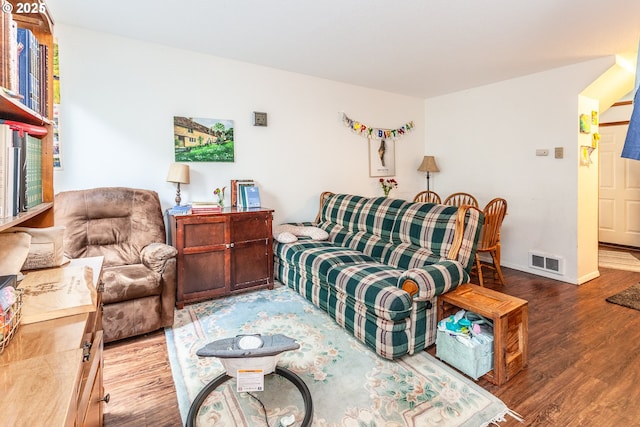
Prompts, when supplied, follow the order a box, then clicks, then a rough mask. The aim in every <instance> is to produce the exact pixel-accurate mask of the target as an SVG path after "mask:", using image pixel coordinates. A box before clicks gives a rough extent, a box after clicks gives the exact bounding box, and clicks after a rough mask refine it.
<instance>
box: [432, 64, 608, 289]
mask: <svg viewBox="0 0 640 427" xmlns="http://www.w3.org/2000/svg"><path fill="white" fill-rule="evenodd" d="M614 62H615V59H614V58H604V59H599V60H593V61H589V62H584V63H580V64H577V65H573V66H568V67H563V68H558V69H555V70H551V71H547V72H542V73H537V74H533V75H529V76H524V77H521V78H516V79H512V80H507V81H503V82H499V83H496V84H492V85H487V86H482V87H478V88H474V89H471V90H466V91H461V92H457V93H453V94H449V95H445V96H441V97H437V98H431V99H427V100H426V101H425V122H426V141H425V151H426V152H428V153H429V154H433V155H435V156H436V159H437V161H438V164H439V166H440V170H441V172H439V173H437V174H435V177H434V180H433V181H432V182H433V183H434V185H433V187H434V188H433V189H434V190H436V191H437V192H438V193H440V194H441V195H442V196H446V195H447V194H450V193H452V192H454V191H466V192H469V193H472V194H474V195H476V196H477V197H478V199H479V202H480V204H481V205H484V204H486V203H487V202H488V201H489V200H491V199H492V198H494V197H503V198H505V199H506V200H507V202H508V215H507V217H506V218H505V221H504V223H503V227H502V234H501V236H502V264H503V265H505V266H507V267H511V268H515V269H518V270H522V271H528V272H531V273H534V274H540V275H543V276H547V277H551V278H555V279H558V280H562V281H565V282H569V283H578V282H579V277H578V258H577V245H578V232H577V227H578V216H579V212H578V199H577V197H578V187H579V183H578V179H579V178H578V167H579V157H578V154H579V151H578V132H579V126H578V123H579V122H578V118H579V108H578V96H579V94H580V92H581V91H582V90H583V89H584V88H586V87H587V86H588V85H589V84H590V83H591V82H593V81H594V80H595V79H596V78H597V77H598V76H600V75H601V74H602V73H603V72H604V71H605V70H606V69H607V68H609V67H610V66H612V64H613V63H614ZM555 147H564V159H555V158H554V155H553V151H554V148H555ZM538 148H544V149H548V150H549V156H547V157H536V155H535V153H536V149H538ZM596 182H597V181H596ZM593 191H594V192H596V194H597V189H594V190H593ZM594 231H597V230H594ZM595 235H596V236H597V232H596V233H595ZM595 243H596V245H597V241H596V242H595ZM529 250H536V251H540V252H542V253H545V254H549V255H555V256H561V257H562V258H563V259H564V272H563V274H562V275H558V274H555V273H548V272H545V271H540V270H536V269H532V268H530V267H529V266H528V265H529V261H528V260H529V256H528V253H529ZM596 268H597V266H596ZM583 274H585V272H581V273H580V275H581V276H582V275H583Z"/></svg>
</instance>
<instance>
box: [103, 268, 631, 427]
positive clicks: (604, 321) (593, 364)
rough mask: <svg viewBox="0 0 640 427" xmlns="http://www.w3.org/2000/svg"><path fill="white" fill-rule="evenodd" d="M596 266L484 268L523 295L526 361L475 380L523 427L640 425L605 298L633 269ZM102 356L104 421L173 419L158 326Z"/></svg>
mask: <svg viewBox="0 0 640 427" xmlns="http://www.w3.org/2000/svg"><path fill="white" fill-rule="evenodd" d="M600 272H601V276H600V277H599V278H597V279H594V280H592V281H590V282H588V283H585V284H584V285H582V286H575V285H570V284H566V283H562V282H558V281H554V280H550V279H545V278H542V277H538V276H534V275H531V274H527V273H523V272H519V271H515V270H511V269H507V268H505V269H504V274H505V280H506V283H507V285H506V286H501V285H499V284H497V283H494V282H492V280H491V278H490V274H487V275H486V276H487V277H488V280H486V286H487V287H489V288H492V289H496V290H498V291H501V292H505V293H507V294H510V295H514V296H517V297H520V298H523V299H525V300H527V301H529V366H528V367H527V368H526V369H525V370H524V371H522V372H520V373H519V374H518V375H516V376H515V377H514V378H513V379H512V380H511V381H509V382H508V383H507V384H505V385H503V386H501V387H497V386H494V385H492V384H491V383H489V382H487V381H485V380H480V381H479V384H480V385H481V386H482V387H484V388H485V389H486V390H488V391H490V392H491V393H493V394H494V395H495V396H497V397H499V398H500V399H502V400H503V401H504V402H505V403H506V404H507V406H509V408H511V409H512V410H514V411H515V412H517V413H519V414H520V415H522V416H523V417H524V419H525V423H524V425H530V426H625V427H627V426H640V405H638V402H639V401H640V311H636V310H632V309H629V308H625V307H621V306H617V305H615V304H610V303H608V302H606V301H605V298H606V297H608V296H610V295H613V294H615V293H617V292H619V291H622V290H624V289H626V288H627V287H629V286H631V285H632V284H634V283H636V282H639V281H640V273H634V272H628V271H621V270H611V269H604V268H603V269H601V271H600ZM429 352H430V353H434V350H433V348H432V349H429ZM104 358H105V367H104V384H105V391H106V392H107V393H110V395H111V401H110V403H109V404H107V405H106V406H105V417H104V421H105V426H107V427H111V426H118V427H120V426H136V427H140V426H179V425H181V421H180V416H179V414H178V408H177V399H176V396H175V388H174V386H173V380H172V377H171V370H170V367H169V362H168V357H167V350H166V344H165V341H164V333H163V332H158V333H154V334H151V335H148V336H144V337H140V338H135V339H131V340H128V341H123V342H119V343H115V344H107V346H106V348H105V356H104ZM522 425H523V424H520V423H518V422H517V421H515V420H514V419H513V418H510V417H507V422H506V423H501V426H522Z"/></svg>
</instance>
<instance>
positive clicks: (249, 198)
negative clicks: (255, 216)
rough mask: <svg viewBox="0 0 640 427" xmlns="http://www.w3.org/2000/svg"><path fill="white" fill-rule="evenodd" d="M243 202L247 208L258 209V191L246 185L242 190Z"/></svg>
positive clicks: (255, 187)
mask: <svg viewBox="0 0 640 427" xmlns="http://www.w3.org/2000/svg"><path fill="white" fill-rule="evenodd" d="M243 190H244V200H245V202H246V205H245V207H247V208H259V207H260V190H259V189H258V187H257V186H256V185H248V186H246V187H244V188H243Z"/></svg>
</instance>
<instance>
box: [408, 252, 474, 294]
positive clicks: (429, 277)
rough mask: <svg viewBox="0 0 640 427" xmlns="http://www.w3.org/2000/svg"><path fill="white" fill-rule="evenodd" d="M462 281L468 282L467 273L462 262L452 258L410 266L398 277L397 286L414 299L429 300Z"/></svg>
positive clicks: (455, 286) (453, 287)
mask: <svg viewBox="0 0 640 427" xmlns="http://www.w3.org/2000/svg"><path fill="white" fill-rule="evenodd" d="M463 283H469V274H467V272H466V271H465V269H464V267H463V266H462V264H460V263H459V262H458V261H453V260H447V261H442V262H439V263H437V264H431V265H426V266H424V267H420V268H412V269H410V270H407V271H405V272H404V273H403V274H402V276H400V278H399V279H398V287H401V288H402V289H403V290H405V291H407V292H408V293H409V294H410V295H411V296H412V297H413V299H414V301H427V300H430V299H432V298H433V297H435V296H437V295H441V294H444V293H445V292H449V291H451V290H453V289H455V288H457V287H458V286H459V285H462V284H463Z"/></svg>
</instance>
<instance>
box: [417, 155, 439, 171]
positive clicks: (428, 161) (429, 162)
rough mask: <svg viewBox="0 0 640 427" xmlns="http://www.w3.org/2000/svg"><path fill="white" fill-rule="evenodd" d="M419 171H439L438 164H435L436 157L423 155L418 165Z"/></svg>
mask: <svg viewBox="0 0 640 427" xmlns="http://www.w3.org/2000/svg"><path fill="white" fill-rule="evenodd" d="M418 171H420V172H440V169H438V165H436V159H435V157H433V156H424V158H423V159H422V163H421V164H420V166H419V167H418Z"/></svg>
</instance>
